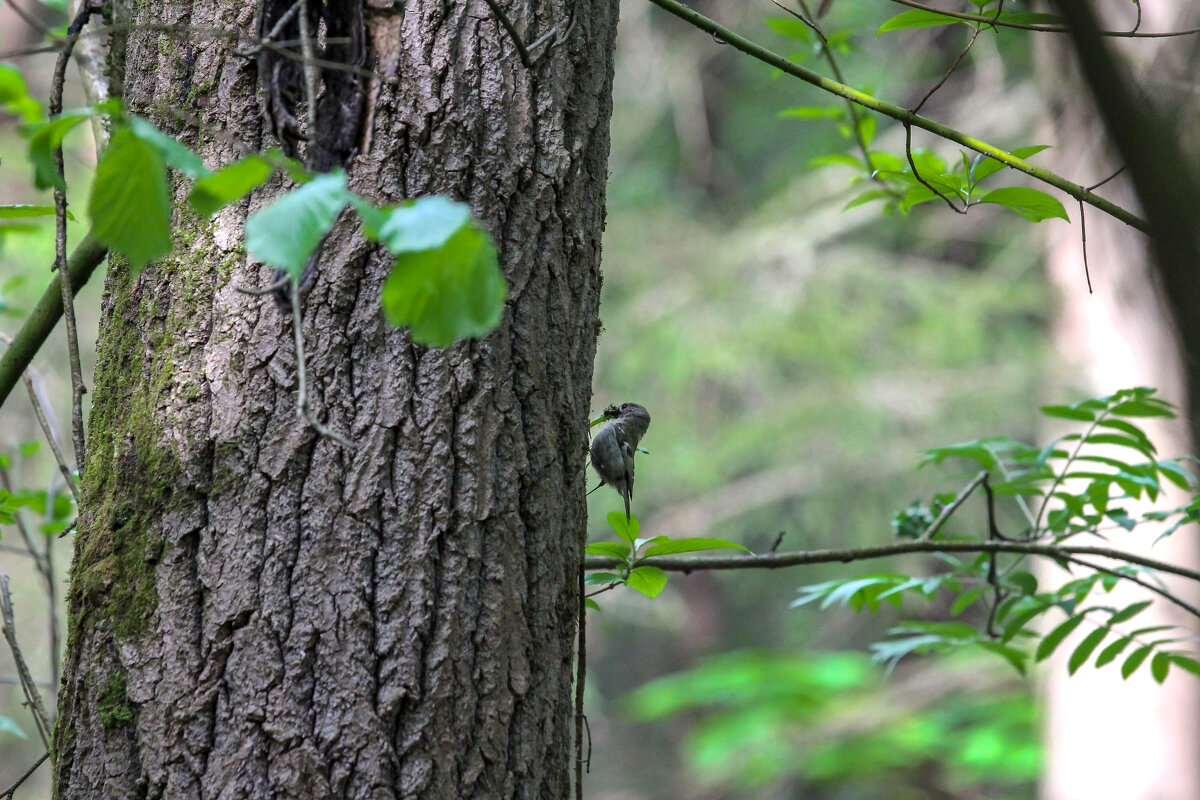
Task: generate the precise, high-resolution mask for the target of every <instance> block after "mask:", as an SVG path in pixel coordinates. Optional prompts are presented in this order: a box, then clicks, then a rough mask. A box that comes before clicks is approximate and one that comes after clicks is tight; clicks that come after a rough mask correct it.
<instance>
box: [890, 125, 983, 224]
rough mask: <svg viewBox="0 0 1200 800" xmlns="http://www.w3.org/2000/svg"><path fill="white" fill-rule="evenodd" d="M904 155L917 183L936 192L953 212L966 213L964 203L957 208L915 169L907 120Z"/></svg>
mask: <svg viewBox="0 0 1200 800" xmlns="http://www.w3.org/2000/svg"><path fill="white" fill-rule="evenodd" d="M904 155H906V156H908V166H909V168H910V169H911V170H912V174H913V177H914V178H916V179H917V183H919V184H921V185H922V186H924V187H925V188H926V189H928V190H929V191H931V192H933V193H934V194H936V195H937V196H938V197H940V198H942V199H943V200H945V201H946V205H948V206H949V207H950V210H951V211H953V212H954V213H956V214H966V213H967V206H966V203H963V207H962V208H959V207H958V206H957V205H955V203H954V201H953V200H951V199H950V198H949V197H947V196H946V195H944V194H942V193H941V192H939V191H938V190H937V189H936V188H934V186H933V184H932V183H930V182H929V181H927V180H925V178H924V177H923V176H922V175H921V171H920V170H919V169H917V162H916V161H915V160H913V153H912V125H909V124H908V123H907V122H906V123H904Z"/></svg>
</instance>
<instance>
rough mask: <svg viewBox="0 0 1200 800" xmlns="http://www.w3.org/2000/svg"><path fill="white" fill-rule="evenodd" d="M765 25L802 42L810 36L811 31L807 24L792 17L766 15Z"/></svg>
mask: <svg viewBox="0 0 1200 800" xmlns="http://www.w3.org/2000/svg"><path fill="white" fill-rule="evenodd" d="M767 27H768V28H770V29H771V30H773V31H775V32H776V33H780V34H783V35H784V36H788V37H790V38H792V39H799V40H801V41H803V42H807V41H808V40H809V39H810V38H812V31H810V30H809V29H808V26H807V25H805V24H804V23H803V22H801V21H800V20H798V19H796V18H794V17H767Z"/></svg>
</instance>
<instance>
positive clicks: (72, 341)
mask: <svg viewBox="0 0 1200 800" xmlns="http://www.w3.org/2000/svg"><path fill="white" fill-rule="evenodd" d="M97 10H98V9H97V8H96V7H95V6H93V5H92V0H84V3H83V6H82V7H81V8H80V9H79V14H78V15H77V16H76V17H75V19H74V20H73V21H72V22H71V24H70V26H69V27H68V28H67V36H66V40H65V41H64V42H63V49H62V50H61V51H60V52H59V54H58V59H57V61H55V63H54V80H53V82H52V83H51V85H50V103H49V114H50V116H51V117H54V116H57V115H58V114H60V113H61V112H62V94H63V83H64V81H65V79H66V72H67V62H68V61H70V59H71V51H72V50H73V49H74V47H75V41H76V39H78V38H79V32H80V31H81V30H82V29H83V26H84V25H85V24H87V21H88V19H90V18H91V16H92V14H93V13H94V12H95V11H97ZM54 174H55V175H56V176H57V178H58V180H57V182H56V184H55V186H54V223H55V236H54V256H55V258H54V264H55V268H56V269H58V283H59V286H60V288H61V290H62V303H63V320H64V321H65V322H66V326H67V355H68V359H69V361H70V365H71V433H72V439H73V441H74V445H75V463H76V465H77V467H78V470H79V471H80V472H81V473H82V472H83V470H84V467H85V466H86V464H87V440H86V438H85V434H84V430H83V396H84V395H85V394H86V393H87V388H86V387H85V386H84V385H83V366H82V363H81V361H80V358H79V333H78V331H77V330H76V326H75V290H74V288H73V287H72V286H71V274H70V270H69V269H68V268H67V193H66V189H65V188H64V187H65V186H66V183H65V178H64V173H63V151H62V143H61V142H60V143H59V144H58V145H57V146H56V147H55V148H54Z"/></svg>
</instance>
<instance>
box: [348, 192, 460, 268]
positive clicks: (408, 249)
mask: <svg viewBox="0 0 1200 800" xmlns="http://www.w3.org/2000/svg"><path fill="white" fill-rule="evenodd" d="M354 210H355V211H357V212H358V215H359V217H361V218H362V221H363V231H364V232H365V233H366V235H367V238H368V239H371V240H372V241H376V242H380V243H381V244H383V246H384V247H386V248H387V249H388V251H389V252H390V253H392V254H393V255H400V254H401V253H417V252H420V251H422V250H437V249H439V248H443V247H445V246H446V245H447V243H449V242H450V240H451V239H453V238H454V236H455V235H456V234H458V233H460V232H462V231H463V229H464V228H467V227H469V226H470V223H471V207H470V206H468V205H467V204H466V203H458V202H455V201H453V200H451V199H450V198H448V197H443V196H441V195H433V196H431V197H419V198H417V199H415V200H408V201H406V202H404V203H401V204H400V205H396V206H385V207H383V208H376V207H375V206H373V205H371V204H369V203H366V202H364V201H362V200H360V199H358V198H355V201H354Z"/></svg>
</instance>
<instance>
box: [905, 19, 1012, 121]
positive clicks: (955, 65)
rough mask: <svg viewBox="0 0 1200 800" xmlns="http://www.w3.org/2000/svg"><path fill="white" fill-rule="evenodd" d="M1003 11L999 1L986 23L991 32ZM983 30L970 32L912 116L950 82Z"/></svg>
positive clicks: (914, 107) (980, 25) (981, 27)
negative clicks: (940, 77)
mask: <svg viewBox="0 0 1200 800" xmlns="http://www.w3.org/2000/svg"><path fill="white" fill-rule="evenodd" d="M1003 9H1004V0H1000V2H999V3H997V4H996V13H995V14H994V15H993V16H992V21H991V22H990V23H988V24H989V25H990V26H991V27H992V29H993V30H995V27H996V20H998V19H1000V12H1001V11H1002V10H1003ZM983 29H984V25H983V24H982V23H977V24H976V25H975V26H974V27H973V29H972V31H971V38H969V39H967V44H966V46H965V47H963V49H962V50H961V51H959V54H958V57H957V58H955V59H954V62H953V63H952V64H950V68H949V69H948V70H946V73H945V74H944V75H942V79H941V80H940V81H938V82H937V83H935V84H934V85H933V88H932V89H930V90H929V91H928V92H926V93H925V96H924V97H922V98H921V102H919V103H917V104H916V105H915V106H913V109H912V112H913V113H914V114H919V113H920V112H921V109H922V108H924V107H925V104H926V103H927V102H929V98H931V97H933V95H934V93H935V92H937V90H938V89H941V88H942V86H944V85H945V84H946V81H948V80H950V76H951V75H953V74H954V71H955V70H956V69H958V65H959V64H961V63H962V60H963V59H964V58H966V56H967V53H969V52H971V48H972V47H973V46H974V45H975V40H976V39H978V38H979V34H980V32H981V31H983Z"/></svg>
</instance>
